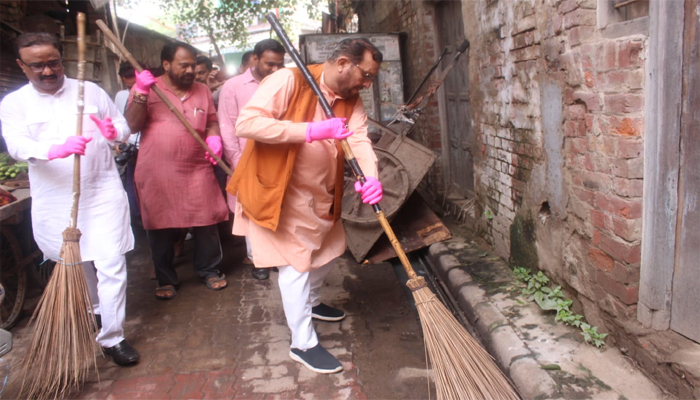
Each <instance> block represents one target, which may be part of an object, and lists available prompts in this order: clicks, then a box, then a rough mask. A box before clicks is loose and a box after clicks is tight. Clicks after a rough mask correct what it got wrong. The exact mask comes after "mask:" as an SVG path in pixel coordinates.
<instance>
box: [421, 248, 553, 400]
mask: <svg viewBox="0 0 700 400" xmlns="http://www.w3.org/2000/svg"><path fill="white" fill-rule="evenodd" d="M429 255H430V258H431V261H432V265H433V266H435V269H436V271H435V272H436V273H437V274H438V277H439V278H440V279H442V280H443V282H445V284H446V285H447V287H448V288H449V290H450V293H451V294H452V296H453V297H454V298H455V299H456V300H457V302H458V303H459V306H460V308H461V309H462V311H463V312H464V314H465V316H466V317H467V320H469V323H470V324H472V326H473V327H474V328H475V329H476V332H477V333H478V334H479V338H480V339H481V342H482V344H483V345H484V346H485V347H486V349H487V350H488V351H489V353H491V355H492V356H493V357H494V358H495V360H496V362H497V363H498V364H499V366H500V367H501V368H502V369H503V370H504V371H505V372H506V373H508V374H509V375H510V378H511V380H512V381H513V383H514V384H515V386H516V387H517V389H518V391H519V392H520V394H521V395H522V396H523V398H524V399H534V398H535V397H537V398H542V397H545V398H553V397H558V395H557V384H556V383H555V382H554V380H553V379H552V378H551V377H550V376H549V374H548V373H547V372H546V371H544V370H542V368H541V366H540V364H539V363H537V361H536V360H535V359H534V354H533V353H532V352H531V351H530V349H528V347H527V346H526V345H525V343H523V341H522V340H520V338H519V337H518V335H517V334H516V333H515V330H513V328H512V327H511V326H510V324H509V323H508V318H507V317H506V316H504V315H503V314H502V313H501V311H500V310H499V309H498V308H497V307H495V306H494V305H493V304H492V303H491V302H490V299H489V298H488V296H487V295H486V292H484V290H482V289H481V288H480V287H479V286H478V285H477V284H476V283H474V282H473V279H472V277H471V275H469V274H468V273H467V272H465V271H463V270H461V269H460V268H459V267H460V266H461V263H460V262H459V260H458V259H457V257H455V256H454V255H453V254H452V253H451V252H450V250H449V249H448V248H447V246H445V245H444V244H442V243H435V244H433V245H431V246H430V248H429Z"/></svg>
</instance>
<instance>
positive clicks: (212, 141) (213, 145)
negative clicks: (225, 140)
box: [204, 136, 222, 165]
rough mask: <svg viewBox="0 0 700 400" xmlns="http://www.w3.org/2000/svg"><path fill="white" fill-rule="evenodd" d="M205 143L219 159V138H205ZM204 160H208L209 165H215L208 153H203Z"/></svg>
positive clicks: (220, 151) (220, 152) (220, 148)
mask: <svg viewBox="0 0 700 400" xmlns="http://www.w3.org/2000/svg"><path fill="white" fill-rule="evenodd" d="M205 142H207V146H209V148H210V149H211V151H213V152H214V154H216V156H217V157H219V158H221V154H222V147H221V136H207V139H206V140H205ZM204 158H206V159H207V160H209V162H210V163H212V164H214V165H216V160H214V158H213V157H211V156H209V152H208V151H207V152H205V153H204Z"/></svg>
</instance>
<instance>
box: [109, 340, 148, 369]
mask: <svg viewBox="0 0 700 400" xmlns="http://www.w3.org/2000/svg"><path fill="white" fill-rule="evenodd" d="M102 350H104V352H105V354H107V355H110V356H112V359H113V360H114V363H115V364H117V365H129V364H134V363H136V362H138V361H139V353H138V352H137V351H136V349H135V348H133V347H131V345H130V344H129V343H128V342H127V341H126V339H124V340H122V341H121V342H119V343H118V344H116V345H114V346H112V347H103V348H102Z"/></svg>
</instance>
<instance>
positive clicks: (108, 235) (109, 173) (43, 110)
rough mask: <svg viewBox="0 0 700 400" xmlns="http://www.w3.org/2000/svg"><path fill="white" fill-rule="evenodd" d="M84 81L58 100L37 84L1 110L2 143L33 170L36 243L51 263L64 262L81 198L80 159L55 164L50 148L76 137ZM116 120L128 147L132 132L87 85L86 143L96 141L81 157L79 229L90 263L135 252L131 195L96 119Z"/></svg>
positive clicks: (67, 87)
mask: <svg viewBox="0 0 700 400" xmlns="http://www.w3.org/2000/svg"><path fill="white" fill-rule="evenodd" d="M77 100H78V81H76V80H74V79H69V78H65V80H64V83H63V87H62V88H61V89H59V90H58V92H56V93H55V94H53V95H49V94H43V93H40V92H38V91H37V90H36V89H34V86H33V85H32V84H31V83H30V84H27V85H25V86H23V87H22V88H20V89H19V90H17V91H15V92H12V93H10V94H8V95H7V96H5V98H4V99H3V101H2V103H1V104H0V119H1V120H2V135H3V136H4V138H5V142H6V143H7V148H8V152H9V153H10V155H11V156H12V157H13V158H15V159H17V160H24V161H28V162H29V180H30V186H31V188H30V189H31V196H32V227H33V229H34V239H35V240H36V243H37V244H38V245H39V248H40V249H41V251H42V252H43V253H44V256H45V257H47V258H50V259H52V260H56V259H58V254H59V251H60V249H61V245H62V244H63V238H62V237H61V233H62V232H63V231H64V230H65V229H66V228H67V227H68V226H69V220H70V209H71V198H72V193H73V159H74V158H73V157H72V156H71V157H67V158H58V159H55V160H51V161H49V160H48V153H49V148H50V147H51V146H52V145H54V144H62V143H64V142H65V141H66V138H68V137H69V136H73V135H75V134H76V124H77V112H78V108H77ZM90 114H94V115H95V116H96V117H98V118H99V119H104V118H105V117H111V118H112V122H113V123H114V126H115V127H116V129H117V132H118V134H117V138H116V140H119V141H125V140H126V139H127V138H128V136H129V127H128V125H127V123H126V120H125V119H124V117H123V116H122V114H121V113H120V112H119V110H117V107H116V106H115V105H114V103H113V102H112V100H111V99H110V98H109V96H108V95H107V93H105V92H104V91H103V90H102V89H101V88H99V87H98V86H97V85H95V84H94V83H91V82H85V109H84V116H83V136H86V137H91V138H92V141H90V142H89V143H88V144H87V147H86V150H85V156H84V157H81V164H80V165H81V168H80V171H81V179H80V181H81V187H80V189H81V195H80V208H79V209H78V229H80V231H81V232H82V234H83V235H82V237H81V239H80V254H81V257H82V259H83V260H84V261H90V260H101V259H105V258H110V257H115V256H118V255H121V254H124V253H126V252H127V251H129V250H131V249H133V247H134V236H133V234H132V232H131V226H130V221H129V205H128V202H127V197H126V192H124V189H123V187H122V182H121V180H120V179H119V173H118V172H117V168H116V165H115V163H114V159H113V157H112V152H111V150H110V146H109V145H110V143H109V142H108V141H107V139H105V138H104V136H102V134H101V133H100V131H99V129H98V128H97V126H96V125H95V123H94V122H92V120H91V119H90V116H89V115H90Z"/></svg>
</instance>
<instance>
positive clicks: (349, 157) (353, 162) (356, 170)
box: [265, 13, 418, 279]
mask: <svg viewBox="0 0 700 400" xmlns="http://www.w3.org/2000/svg"><path fill="white" fill-rule="evenodd" d="M265 18H267V21H268V22H269V23H270V25H272V29H274V30H275V32H276V33H277V36H278V37H279V38H280V40H281V41H282V44H283V45H284V47H285V49H287V53H289V56H290V57H292V60H294V63H295V64H296V65H297V67H298V68H299V70H300V71H301V73H302V75H304V79H306V82H308V84H309V85H310V86H311V89H312V90H313V91H314V93H315V94H316V96H317V97H318V101H319V103H321V108H323V112H324V113H325V114H326V117H328V118H335V113H334V112H333V109H332V108H331V106H330V105H329V104H328V101H327V100H326V98H325V97H324V96H323V93H322V92H321V88H320V87H319V86H318V83H317V82H316V80H315V79H314V78H313V76H311V73H310V72H309V69H308V68H306V65H305V64H304V63H303V62H302V61H301V57H300V56H299V53H298V52H297V50H296V49H295V48H294V45H293V44H292V42H290V41H289V37H288V36H287V33H286V32H285V31H284V28H283V27H282V25H281V24H280V21H279V20H278V19H277V16H276V15H275V14H274V13H269V14H267V15H266V16H265ZM340 145H341V146H342V147H343V152H344V153H345V161H347V163H348V164H349V165H350V169H352V173H353V174H354V175H355V178H356V179H357V180H358V181H360V182H361V183H362V184H363V185H364V183H365V182H366V181H367V180H366V179H365V175H364V174H363V173H362V169H361V168H360V164H359V163H358V162H357V159H356V158H355V155H354V154H353V152H352V149H351V148H350V144H348V141H347V140H345V139H343V140H341V141H340ZM372 209H373V210H374V215H375V216H376V217H377V219H378V220H379V224H380V225H381V226H382V228H383V229H384V233H386V236H387V238H389V242H391V245H392V247H394V251H396V255H397V256H399V259H400V260H401V264H402V265H403V268H404V269H405V270H406V273H407V274H408V278H409V279H415V278H417V277H418V275H416V272H415V271H414V270H413V267H411V263H410V262H409V261H408V257H406V252H404V250H403V248H402V247H401V243H399V241H398V239H397V238H396V235H395V234H394V230H393V229H391V225H389V221H387V219H386V216H385V215H384V211H382V207H381V206H380V205H379V204H373V205H372Z"/></svg>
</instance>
